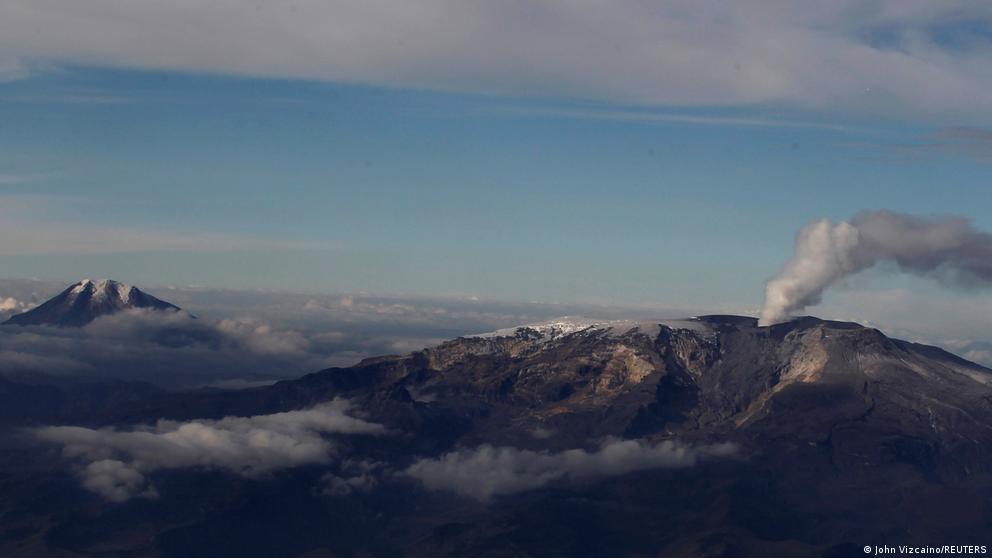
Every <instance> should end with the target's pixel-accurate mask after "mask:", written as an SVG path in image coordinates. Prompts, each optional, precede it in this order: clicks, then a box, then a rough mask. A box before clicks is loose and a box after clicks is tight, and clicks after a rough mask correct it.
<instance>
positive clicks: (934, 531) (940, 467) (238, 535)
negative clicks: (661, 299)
mask: <svg viewBox="0 0 992 558" xmlns="http://www.w3.org/2000/svg"><path fill="white" fill-rule="evenodd" d="M335 399H339V400H342V399H343V400H347V401H349V402H350V405H352V409H353V411H351V412H352V413H353V414H354V416H356V417H360V418H361V419H362V420H365V421H370V422H372V423H375V424H378V425H382V427H383V428H384V430H383V432H385V433H386V434H383V435H377V436H365V437H363V436H354V437H347V438H346V439H345V438H342V439H338V440H336V442H335V444H336V445H335V448H336V449H335V460H334V461H333V462H331V463H330V464H328V463H327V462H320V463H314V464H308V465H305V466H300V467H295V468H291V469H286V470H280V471H279V472H277V473H272V474H267V475H263V476H255V477H246V476H245V475H244V474H241V475H238V474H232V473H230V472H229V471H225V470H224V469H223V468H222V467H217V466H213V467H211V466H199V467H194V468H175V469H168V470H161V471H157V472H154V473H151V477H152V479H153V480H154V482H155V485H156V486H157V492H156V495H155V499H146V498H134V499H130V500H128V501H125V502H120V503H108V502H105V501H102V500H101V499H100V498H99V497H98V496H97V495H95V494H93V493H92V492H87V491H86V490H84V489H82V488H80V487H79V486H78V484H77V483H76V482H75V477H74V474H77V473H78V471H77V472H76V473H74V469H73V465H72V461H71V459H69V458H67V457H66V454H65V453H64V452H61V451H60V448H58V447H52V446H50V445H46V444H44V443H42V442H38V441H36V440H34V441H25V439H29V438H30V436H29V435H26V434H22V435H21V436H20V438H17V437H13V438H11V439H10V440H8V441H7V442H5V443H8V444H17V443H23V444H26V445H27V446H29V447H28V448H27V449H24V450H23V451H22V452H21V453H19V456H20V457H19V458H18V459H17V460H11V459H6V460H5V461H11V462H5V463H3V464H2V465H3V467H2V470H3V476H2V477H0V502H2V504H0V514H2V517H4V518H5V522H4V524H3V527H0V554H3V555H8V554H10V555H32V553H33V555H65V556H76V555H94V554H106V555H121V556H123V555H127V556H218V555H240V556H255V555H257V556H378V555H381V556H386V555H390V556H392V555H397V554H399V555H424V556H428V555H429V556H439V555H452V556H455V555H457V556H462V555H486V556H547V555H559V556H568V555H586V556H593V555H595V556H601V555H617V556H628V555H658V556H842V555H849V554H850V555H863V554H862V550H861V549H862V547H863V546H864V545H877V544H890V545H893V544H934V545H938V544H940V545H942V544H989V543H990V542H992V528H990V527H989V525H992V509H990V503H992V475H990V473H992V466H990V464H992V460H990V451H992V371H990V370H988V369H985V368H983V367H981V366H979V365H976V364H973V363H970V362H968V361H965V360H963V359H960V358H958V357H956V356H954V355H952V354H950V353H947V352H944V351H942V350H940V349H936V348H934V347H929V346H924V345H917V344H913V343H908V342H904V341H899V340H895V339H890V338H888V337H886V336H885V335H884V334H882V333H881V332H879V331H877V330H875V329H870V328H866V327H862V326H860V325H857V324H852V323H843V322H830V321H824V320H819V319H816V318H801V319H797V320H793V321H790V322H787V323H783V324H779V325H775V326H772V327H758V326H757V322H756V320H755V319H754V318H749V317H739V316H704V317H699V318H693V319H688V320H677V321H668V322H651V323H634V322H594V321H581V320H563V321H560V322H556V323H550V324H542V325H537V326H532V327H523V328H517V329H513V330H506V331H501V332H496V333H494V334H489V335H484V336H477V337H464V338H459V339H455V340H452V341H449V342H446V343H443V344H441V345H439V346H436V347H433V348H429V349H425V350H422V351H417V352H414V353H411V354H408V355H402V356H385V357H379V358H374V359H368V360H365V361H363V362H361V363H360V364H358V365H356V366H353V367H349V368H334V369H329V370H324V371H321V372H317V373H315V374H311V375H308V376H305V377H302V378H300V379H298V380H292V381H285V382H279V383H277V384H274V385H272V386H266V387H261V388H253V389H246V390H240V391H218V390H200V391H195V392H185V393H162V392H157V391H155V392H149V393H142V394H140V395H137V396H132V395H130V394H129V395H128V397H122V398H121V399H120V403H119V404H117V405H115V406H114V407H113V408H111V409H108V408H103V407H86V408H81V409H78V410H77V411H74V412H73V413H63V414H60V415H58V422H59V423H62V424H69V423H71V424H78V425H84V426H87V427H92V428H99V427H110V426H112V427H115V428H125V427H127V428H135V427H136V426H135V425H153V424H155V423H156V421H158V420H160V419H163V418H164V419H169V420H172V421H191V420H194V419H195V420H201V421H202V420H217V419H221V418H222V417H225V416H241V417H249V416H258V415H273V414H274V413H284V412H288V411H293V410H297V409H305V408H310V407H313V406H314V405H319V404H324V403H326V402H328V401H332V400H335ZM278 416H282V415H278ZM39 420H42V421H44V419H39ZM210 424H215V423H210ZM218 424H219V423H218ZM127 425H131V426H127ZM138 428H151V426H145V427H140V426H139V427H138ZM94 431H97V430H94ZM624 441H633V442H630V443H626V445H625V442H624ZM665 444H668V445H665ZM618 448H619V449H618ZM621 450H622V451H621ZM631 451H633V452H634V454H631V453H630V452H631ZM622 452H627V453H622ZM638 452H639V453H638ZM662 452H667V453H662ZM8 455H9V454H8ZM630 455H634V456H635V457H637V459H639V461H630V460H627V461H624V460H625V459H627V457H625V456H628V457H629V456H630ZM645 456H646V457H645ZM659 456H661V457H659ZM673 456H674V457H673ZM490 458H492V463H495V465H492V463H490V462H489V461H486V460H487V459H490ZM631 459H633V458H631ZM14 461H16V462H14ZM521 462H523V464H521ZM480 463H483V464H487V463H488V464H489V465H492V466H491V467H490V468H489V469H481V471H482V472H483V473H485V475H482V474H480V475H479V477H478V481H477V482H478V483H479V484H480V485H482V484H483V483H487V482H488V483H490V484H491V486H490V489H487V490H482V489H480V488H479V487H477V486H475V485H474V484H473V483H475V482H476V480H475V477H473V476H472V475H473V474H475V473H477V472H478V471H479V470H480V469H478V467H479V464H480ZM356 464H361V465H360V466H359V465H356ZM552 466H555V467H564V468H565V470H566V472H565V473H560V472H555V471H553V470H550V469H549V467H552ZM356 467H358V468H359V469H362V471H361V472H360V473H356V472H355V468H356ZM473 467H475V468H473ZM434 470H439V471H441V472H442V474H440V475H435V476H430V475H428V473H430V472H431V471H434ZM39 471H41V472H39ZM466 471H468V473H466ZM509 474H513V475H517V476H516V477H513V478H512V479H510V480H507V479H506V478H504V477H505V476H506V475H509ZM328 475H330V477H329V476H328ZM459 475H462V476H459ZM486 475H489V476H486ZM528 475H529V476H528ZM542 475H543V476H542ZM329 478H330V479H331V480H330V481H328V479H329ZM521 479H522V480H521ZM535 479H536V480H535ZM511 481H513V482H511ZM328 482H330V483H331V484H330V485H328ZM322 483H323V484H322ZM514 483H515V484H514ZM527 483H529V484H527ZM319 486H324V488H323V489H318V488H315V487H319ZM328 486H330V487H331V488H328ZM487 486H488V485H487ZM359 488H360V489H359Z"/></svg>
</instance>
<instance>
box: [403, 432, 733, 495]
mask: <svg viewBox="0 0 992 558" xmlns="http://www.w3.org/2000/svg"><path fill="white" fill-rule="evenodd" d="M736 452H737V447H736V446H735V445H734V444H730V443H725V444H716V445H709V446H697V447H692V446H684V445H680V444H678V443H675V442H671V441H664V442H661V443H658V444H654V445H652V444H649V443H646V442H644V441H640V440H611V441H608V442H606V443H605V444H603V445H602V446H601V447H600V448H599V449H597V450H595V451H591V452H590V451H586V450H583V449H573V450H567V451H563V452H560V453H547V452H536V451H530V450H521V449H517V448H512V447H493V446H490V445H483V446H480V447H478V448H476V449H473V450H462V451H456V452H452V453H448V454H445V455H443V456H441V457H439V458H437V459H421V460H419V461H417V462H416V463H414V464H413V465H411V466H410V467H409V468H407V469H406V470H405V471H404V474H405V475H407V476H410V477H413V478H415V479H417V480H419V481H421V482H422V483H423V484H424V486H425V487H427V488H429V489H432V490H447V491H451V492H455V493H458V494H461V495H464V496H468V497H470V498H474V499H476V500H479V501H482V502H485V501H488V500H490V499H491V498H492V497H493V496H498V495H504V494H513V493H517V492H523V491H526V490H532V489H535V488H540V487H542V486H544V485H546V484H548V483H550V482H553V481H556V480H559V479H563V478H570V479H591V478H597V477H608V476H614V475H623V474H625V473H630V472H633V471H642V470H647V469H675V468H683V467H692V466H693V465H695V464H696V463H697V462H698V461H699V460H700V459H705V458H710V457H728V456H731V455H734V454H735V453H736Z"/></svg>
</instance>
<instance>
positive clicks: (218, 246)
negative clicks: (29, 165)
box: [0, 175, 340, 256]
mask: <svg viewBox="0 0 992 558" xmlns="http://www.w3.org/2000/svg"><path fill="white" fill-rule="evenodd" d="M6 179H7V182H6V184H22V183H24V182H28V181H31V180H38V179H40V178H38V175H6ZM3 180H4V176H3V175H0V185H3V184H4V183H5V182H4V181H3ZM73 201H74V200H72V199H65V198H61V197H54V196H28V195H14V196H0V256H14V255H32V254H99V253H115V252H161V251H179V252H225V251H243V250H321V251H327V250H333V249H337V248H340V244H338V243H335V242H334V241H326V242H324V241H322V242H310V241H305V240H294V239H286V240H280V239H270V238H258V237H252V236H250V235H241V234H225V233H218V232H209V231H196V230H193V231H180V230H166V229H155V228H152V227H138V226H114V225H109V224H103V223H95V222H72V223H70V222H65V221H60V220H57V219H52V218H51V217H49V216H48V215H50V214H51V213H53V210H55V209H58V208H59V207H61V206H62V205H65V204H67V203H72V202H73Z"/></svg>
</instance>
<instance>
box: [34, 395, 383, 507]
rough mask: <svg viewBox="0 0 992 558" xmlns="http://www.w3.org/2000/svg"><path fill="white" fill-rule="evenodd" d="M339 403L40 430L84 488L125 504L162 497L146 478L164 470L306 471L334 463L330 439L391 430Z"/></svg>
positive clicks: (250, 473) (258, 473) (255, 473)
mask: <svg viewBox="0 0 992 558" xmlns="http://www.w3.org/2000/svg"><path fill="white" fill-rule="evenodd" d="M349 409H350V405H349V403H348V402H347V401H345V400H342V399H336V400H334V401H332V402H330V403H326V404H322V405H319V406H316V407H314V408H312V409H307V410H301V411H289V412H284V413H276V414H271V415H258V416H253V417H227V418H223V419H220V420H193V421H188V422H176V421H170V420H160V421H159V422H158V423H156V424H155V425H154V426H149V427H135V428H133V429H130V430H117V429H112V428H106V429H91V428H83V427H78V426H52V427H46V428H39V429H37V430H35V434H36V435H37V436H38V437H39V438H41V439H42V440H46V441H48V442H52V443H56V444H60V445H62V447H63V454H64V455H65V456H67V457H69V458H71V459H75V460H80V461H83V462H85V466H84V468H83V470H82V472H81V473H80V477H81V482H82V484H83V486H84V487H85V488H87V489H88V490H91V491H93V492H96V493H97V494H100V495H101V496H103V497H104V498H106V499H107V500H111V501H115V502H122V501H125V500H128V499H130V498H133V497H135V496H146V497H153V496H155V495H157V492H156V490H155V488H154V487H153V486H151V485H150V484H149V482H148V480H147V475H148V474H149V473H151V472H153V471H157V470H161V469H180V468H188V467H207V468H214V469H223V470H226V471H230V472H232V473H235V474H239V475H243V476H246V477H258V476H261V475H264V474H266V473H269V472H272V471H275V470H279V469H285V468H289V467H295V466H299V465H307V464H319V463H328V462H329V461H330V459H331V457H332V454H333V451H334V445H333V443H332V442H331V441H330V440H328V439H326V438H325V437H324V436H323V435H325V434H362V435H372V436H379V435H384V434H386V433H387V432H386V429H385V428H384V427H383V426H382V425H379V424H375V423H371V422H367V421H364V420H362V419H359V418H355V417H353V416H350V415H349V414H348V410H349Z"/></svg>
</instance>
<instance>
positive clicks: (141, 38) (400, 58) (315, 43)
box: [0, 0, 992, 120]
mask: <svg viewBox="0 0 992 558" xmlns="http://www.w3.org/2000/svg"><path fill="white" fill-rule="evenodd" d="M990 20H992V15H990V8H989V7H988V6H987V5H984V4H981V3H975V2H967V1H964V0H950V1H947V2H940V3H933V2H923V1H916V0H911V1H906V0H880V1H877V2H864V1H862V0H838V1H835V2H828V3H821V4H818V5H816V6H811V5H809V4H808V3H795V2H779V1H773V2H759V1H742V2H732V3H728V2H717V1H712V0H707V1H698V0H697V1H690V0H663V1H659V2H639V1H635V0H620V1H597V0H592V1H580V2H556V1H550V0H549V1H535V2H486V1H484V0H426V1H422V2H417V3H416V4H410V3H404V2H390V1H388V0H372V1H369V0H334V1H322V0H298V1H295V2H291V3H289V2H262V3H252V4H245V3H244V2H242V1H239V0H216V1H213V2H209V3H204V2H196V1H194V0H175V1H171V2H119V1H116V0H93V1H90V2H87V3H86V5H85V7H82V6H80V5H79V4H78V3H75V2H72V1H70V0H7V1H6V2H4V17H3V19H2V20H0V36H2V37H3V41H2V43H0V79H3V77H4V76H6V77H7V78H8V79H10V78H13V77H17V76H20V75H23V73H24V70H23V65H22V64H21V63H19V62H18V60H21V59H24V60H47V61H56V62H58V61H63V62H69V63H81V64H99V65H110V66H118V67H121V66H123V67H137V68H163V69H175V70H184V71H197V72H201V71H208V72H223V73H230V74H240V75H261V76H274V77H298V78H308V79H327V80H335V81H344V82H362V83H374V84H381V85H387V86H405V87H417V88H431V89H440V90H458V91H478V92H485V93H505V94H511V95H521V94H523V95H539V96H554V95H564V96H570V97H581V98H598V99H608V100H620V101H628V102H636V103H656V104H671V105H707V106H713V105H728V104H729V105H734V104H737V105H739V104H760V103H770V102H782V103H785V104H788V105H791V106H801V107H814V108H823V107H826V108H831V109H840V110H852V111H862V112H864V111H869V112H875V113H883V114H890V115H891V114H898V115H902V116H907V117H912V118H928V117H934V116H946V115H955V116H962V115H964V116H968V115H970V116H972V117H974V118H979V119H985V120H987V119H988V114H989V109H990V107H992V100H990V99H989V97H988V95H986V94H985V92H986V91H987V90H988V89H989V86H990V85H992V83H990V82H992V57H990V56H989V52H990V48H989V43H990V41H989V39H988V36H987V34H983V33H982V32H980V31H976V29H980V28H982V27H983V26H985V27H987V26H988V25H989V22H990ZM40 30H44V32H41V31H40ZM4 60H7V62H4ZM922 84H925V85H926V86H925V87H924V86H921V85H922Z"/></svg>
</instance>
